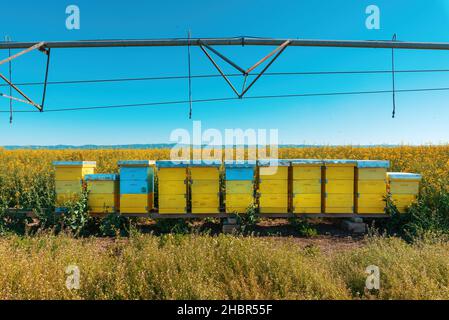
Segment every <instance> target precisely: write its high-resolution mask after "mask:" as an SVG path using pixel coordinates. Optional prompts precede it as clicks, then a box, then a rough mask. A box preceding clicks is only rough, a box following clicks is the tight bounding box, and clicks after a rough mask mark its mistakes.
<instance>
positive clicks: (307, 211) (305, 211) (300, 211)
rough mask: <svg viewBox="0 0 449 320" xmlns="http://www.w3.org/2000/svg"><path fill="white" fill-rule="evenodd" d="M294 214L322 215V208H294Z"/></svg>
mask: <svg viewBox="0 0 449 320" xmlns="http://www.w3.org/2000/svg"><path fill="white" fill-rule="evenodd" d="M293 213H297V214H319V213H321V207H314V208H306V207H294V208H293Z"/></svg>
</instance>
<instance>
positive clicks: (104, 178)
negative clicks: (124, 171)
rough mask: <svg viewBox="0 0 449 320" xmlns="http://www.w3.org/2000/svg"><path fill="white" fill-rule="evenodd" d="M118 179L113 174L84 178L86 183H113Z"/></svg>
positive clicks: (93, 175) (117, 176) (88, 175)
mask: <svg viewBox="0 0 449 320" xmlns="http://www.w3.org/2000/svg"><path fill="white" fill-rule="evenodd" d="M118 179H119V175H118V174H113V173H98V174H86V175H85V176H84V180H86V181H115V180H118Z"/></svg>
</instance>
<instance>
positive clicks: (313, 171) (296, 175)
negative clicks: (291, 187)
mask: <svg viewBox="0 0 449 320" xmlns="http://www.w3.org/2000/svg"><path fill="white" fill-rule="evenodd" d="M320 179H321V166H294V167H293V180H320Z"/></svg>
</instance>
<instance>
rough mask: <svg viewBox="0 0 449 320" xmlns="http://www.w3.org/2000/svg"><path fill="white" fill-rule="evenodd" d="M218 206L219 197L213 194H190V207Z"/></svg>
mask: <svg viewBox="0 0 449 320" xmlns="http://www.w3.org/2000/svg"><path fill="white" fill-rule="evenodd" d="M214 207H215V208H218V207H220V198H219V196H218V195H217V194H216V193H215V194H192V208H214Z"/></svg>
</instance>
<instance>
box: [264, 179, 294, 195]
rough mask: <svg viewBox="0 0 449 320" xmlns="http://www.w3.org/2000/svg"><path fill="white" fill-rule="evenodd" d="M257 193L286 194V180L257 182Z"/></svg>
mask: <svg viewBox="0 0 449 320" xmlns="http://www.w3.org/2000/svg"><path fill="white" fill-rule="evenodd" d="M259 193H260V194H261V195H262V196H263V195H264V194H280V193H285V194H288V180H262V181H260V182H259Z"/></svg>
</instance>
